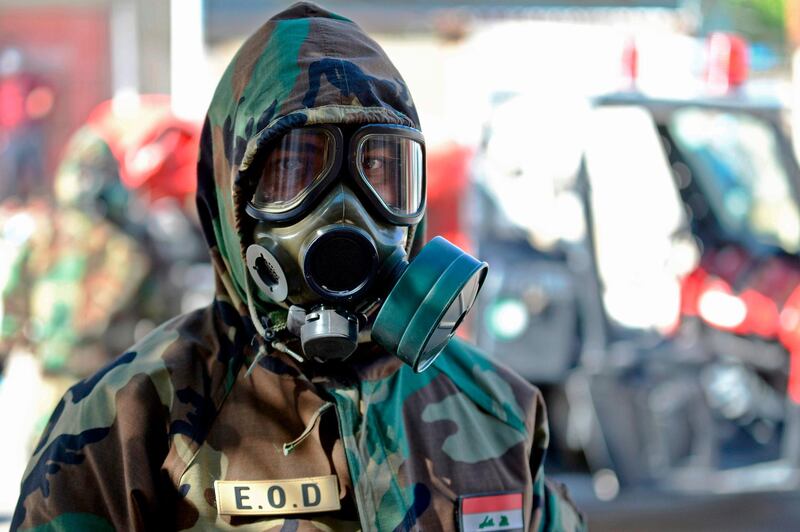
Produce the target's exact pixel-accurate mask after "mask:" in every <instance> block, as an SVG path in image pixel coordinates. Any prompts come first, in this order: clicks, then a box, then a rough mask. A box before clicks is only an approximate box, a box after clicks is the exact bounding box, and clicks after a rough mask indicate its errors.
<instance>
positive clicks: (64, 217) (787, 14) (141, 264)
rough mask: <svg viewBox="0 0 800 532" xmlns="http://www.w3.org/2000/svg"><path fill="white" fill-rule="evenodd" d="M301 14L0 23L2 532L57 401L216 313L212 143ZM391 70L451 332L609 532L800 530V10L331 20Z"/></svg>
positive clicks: (35, 6)
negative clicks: (258, 32) (203, 312)
mask: <svg viewBox="0 0 800 532" xmlns="http://www.w3.org/2000/svg"><path fill="white" fill-rule="evenodd" d="M290 4H291V2H282V1H277V0H275V1H272V0H252V1H251V0H171V1H162V0H60V1H57V0H0V295H2V297H1V298H0V364H1V365H2V380H0V425H1V426H3V427H4V428H6V433H7V435H8V437H4V438H3V440H2V442H0V462H2V464H0V470H1V471H3V479H2V481H0V527H7V526H8V523H9V521H10V517H11V513H12V512H13V507H14V504H15V502H16V498H17V489H18V479H19V478H20V476H21V475H22V472H23V469H24V466H25V463H26V462H27V457H28V455H29V453H30V451H31V448H32V444H33V443H34V442H35V440H36V438H37V437H38V434H39V432H40V431H41V429H42V428H43V426H44V424H45V423H46V419H47V416H48V414H49V412H50V410H51V409H52V408H53V406H54V405H55V402H56V401H57V400H58V398H59V397H60V395H61V394H62V393H63V392H64V391H65V390H66V388H67V387H69V386H70V385H71V384H72V383H74V382H75V380H76V379H80V378H83V377H85V376H87V375H89V374H91V373H93V372H94V371H95V370H96V369H98V368H99V367H100V366H101V365H103V364H105V363H106V362H107V361H108V360H109V359H110V358H113V357H115V356H117V355H118V354H120V353H121V352H122V351H123V350H124V349H125V348H126V347H128V346H129V345H130V344H132V343H133V342H134V341H135V340H136V339H138V338H141V337H142V336H143V335H144V334H146V333H147V332H148V331H149V330H151V329H152V328H153V327H154V326H155V325H157V324H158V323H160V322H162V321H164V320H166V319H167V318H170V317H172V316H174V315H177V314H179V313H181V312H185V311H188V310H192V309H194V308H196V307H199V306H201V305H204V304H206V303H207V302H208V301H210V299H211V297H212V293H213V280H212V274H211V269H210V266H209V264H208V258H207V256H206V250H205V245H204V244H203V241H202V237H201V234H200V231H199V227H198V225H197V219H196V214H195V212H194V204H193V194H194V187H195V183H194V164H195V161H196V153H197V143H198V136H199V128H200V124H201V122H202V119H203V116H204V113H205V111H206V108H207V105H208V102H209V101H210V98H211V94H212V93H213V90H214V88H215V86H216V82H217V80H218V79H219V77H220V76H221V74H222V72H223V70H224V68H225V67H226V66H227V64H228V62H229V61H230V59H231V58H232V56H233V54H234V53H235V51H236V50H237V49H238V47H239V45H240V44H241V43H242V41H243V40H244V39H245V38H246V37H247V36H248V35H249V34H250V33H251V32H253V31H254V30H255V29H256V28H257V27H258V26H260V25H261V24H262V23H263V22H264V21H265V20H266V19H267V18H268V17H270V16H272V15H273V14H275V13H277V12H278V11H280V10H281V9H283V8H284V7H286V6H288V5H290ZM322 4H323V5H324V6H325V7H327V8H328V9H332V10H334V11H337V12H339V13H341V14H343V15H345V16H347V17H349V18H351V19H353V20H355V21H356V22H358V23H359V24H360V25H361V26H362V27H364V28H365V29H366V30H367V31H368V32H370V33H371V34H372V35H373V36H374V37H375V38H376V39H377V40H378V42H380V43H381V44H382V45H383V46H384V48H385V49H386V51H387V53H388V54H389V56H390V57H391V59H392V60H393V61H394V62H395V64H396V66H397V67H398V69H399V70H400V71H401V72H402V73H403V75H404V77H405V79H406V81H407V83H408V85H409V87H410V89H411V92H412V94H413V95H414V99H415V101H416V103H417V107H418V109H419V112H420V117H421V119H422V123H423V129H424V132H425V136H426V142H427V152H428V186H429V190H428V197H429V200H428V201H429V228H428V229H429V235H435V234H441V235H443V236H445V237H446V238H448V239H449V240H451V241H452V242H454V243H456V244H457V245H459V246H461V247H462V248H465V249H467V250H470V251H471V252H473V253H475V254H477V255H478V256H480V257H481V258H482V259H484V260H487V261H488V262H489V263H490V265H491V270H490V274H489V277H488V279H487V282H486V284H485V287H484V290H483V291H482V293H481V295H480V297H479V300H478V303H477V308H476V309H475V310H474V311H473V312H472V313H471V315H470V321H469V323H468V324H467V326H466V327H465V329H466V330H465V332H464V334H465V335H467V336H469V337H471V338H472V339H473V340H475V341H476V342H477V343H478V344H479V345H480V346H481V347H483V348H484V349H485V350H486V351H488V352H489V353H490V354H491V355H492V356H494V357H496V358H497V359H498V360H500V361H502V362H503V363H505V364H507V365H509V366H511V367H513V368H514V369H516V370H517V371H518V372H520V373H521V374H522V375H523V376H525V377H526V378H527V379H529V380H530V381H531V382H533V383H535V384H537V385H538V386H540V387H541V388H542V389H543V390H544V392H545V394H546V399H547V403H548V407H549V411H550V423H551V429H552V441H551V450H550V452H549V454H548V457H547V459H548V472H549V473H550V474H552V475H553V476H555V477H556V478H557V479H559V480H561V481H562V482H564V483H566V484H567V485H568V487H569V488H570V489H571V491H572V494H573V496H574V498H575V499H576V501H577V502H578V504H579V505H580V506H581V507H582V509H584V510H585V511H586V512H587V514H588V517H589V523H590V525H591V527H592V529H595V530H675V529H681V530H719V529H724V530H786V529H789V528H793V526H792V525H793V524H795V523H797V522H800V505H798V502H800V496H798V495H796V493H797V487H798V484H800V166H798V157H797V155H798V146H800V137H799V136H798V131H800V54H799V53H798V52H797V49H798V46H800V0H643V1H633V0H629V1H624V0H620V1H601V0H589V1H582V2H580V1H567V0H564V1H557V0H549V1H547V0H543V1H516V2H515V1H502V2H498V1H487V0H460V1H457V0H438V1H435V0H429V1H425V2H423V1H409V0H405V1H399V0H397V1H394V0H384V1H382V2H374V1H360V0H354V1H347V2H344V1H334V0H331V1H327V2H322Z"/></svg>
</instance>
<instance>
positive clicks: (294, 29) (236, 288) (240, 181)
mask: <svg viewBox="0 0 800 532" xmlns="http://www.w3.org/2000/svg"><path fill="white" fill-rule="evenodd" d="M330 123H339V124H341V123H352V124H361V123H383V124H401V125H405V126H411V127H415V128H419V120H418V118H417V112H416V109H415V108H414V103H413V102H412V101H411V96H410V94H409V92H408V89H407V88H406V85H405V83H404V82H403V80H402V78H401V76H400V74H399V73H398V72H397V70H396V69H395V67H394V65H392V63H391V62H390V61H389V59H388V57H387V56H386V54H385V53H384V52H383V50H382V49H381V48H380V46H379V45H378V44H377V43H376V42H375V41H373V40H372V39H371V38H370V37H368V36H367V35H366V34H365V33H364V32H363V31H362V30H361V28H359V27H358V26H357V25H356V24H355V23H354V22H352V21H350V20H348V19H346V18H343V17H341V16H339V15H336V14H334V13H330V12H328V11H325V10H324V9H321V8H319V7H317V6H315V5H313V4H308V3H298V4H295V5H293V6H292V7H290V8H289V9H287V10H286V11H284V12H282V13H280V14H278V15H276V16H275V17H273V18H271V19H270V20H269V21H267V22H266V23H265V24H264V25H263V26H262V27H261V28H260V29H259V30H258V31H257V32H256V33H255V34H254V35H253V36H252V37H250V38H249V39H248V40H247V41H246V42H245V43H244V45H242V47H241V48H240V49H239V51H238V52H237V54H236V56H235V57H234V59H233V60H232V61H231V63H230V65H229V66H228V69H227V70H226V71H225V74H224V75H223V77H222V79H221V80H220V82H219V85H218V86H217V90H216V93H215V94H214V98H213V100H212V102H211V106H210V108H209V111H208V116H207V118H206V121H205V125H204V128H203V133H202V138H201V144H200V162H199V164H198V193H197V203H198V210H199V212H200V217H201V220H202V222H203V231H204V233H205V237H206V240H207V242H208V246H209V248H210V250H211V257H212V260H213V263H214V268H215V271H216V277H217V298H218V299H220V298H221V299H223V300H226V301H228V302H230V303H231V304H232V305H233V306H235V307H236V308H237V309H238V310H239V313H240V314H241V315H242V316H246V315H247V314H248V303H255V301H254V298H252V297H251V294H250V293H249V289H248V284H247V283H248V281H247V276H248V273H247V267H246V262H245V259H244V256H245V249H246V247H247V245H248V244H249V242H248V239H249V238H250V237H249V236H247V235H248V233H249V231H250V230H251V228H252V223H251V222H250V220H249V219H248V217H247V215H246V213H245V205H246V203H247V201H248V199H249V197H250V195H251V194H252V189H251V186H249V185H248V183H247V182H246V179H245V178H244V177H243V175H244V174H245V173H246V171H247V169H248V167H249V165H250V164H251V163H253V161H254V160H257V155H258V153H259V151H260V150H263V149H264V148H265V146H266V145H267V144H268V143H269V141H270V140H271V139H274V138H276V137H277V136H279V135H281V134H283V133H284V132H286V131H287V130H289V129H290V128H296V127H300V126H303V125H310V124H330ZM420 233H421V232H420ZM252 316H253V315H252V314H251V317H252ZM245 321H248V320H245ZM248 327H249V324H248Z"/></svg>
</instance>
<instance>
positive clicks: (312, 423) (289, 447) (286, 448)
mask: <svg viewBox="0 0 800 532" xmlns="http://www.w3.org/2000/svg"><path fill="white" fill-rule="evenodd" d="M332 406H333V403H330V402H326V403H324V404H323V405H322V406H321V407H319V408H318V409H317V411H316V412H314V414H313V415H312V416H311V419H309V420H308V425H306V428H305V430H303V433H302V434H301V435H300V436H298V437H297V438H296V439H294V440H292V441H290V442H289V443H284V444H283V456H289V453H291V452H292V451H294V450H295V449H296V448H297V447H298V446H299V445H300V444H301V443H303V441H304V440H305V439H306V438H308V436H309V435H310V434H311V431H312V430H314V427H316V426H317V423H319V418H320V416H322V414H324V413H325V412H326V411H327V410H328V409H329V408H330V407H332Z"/></svg>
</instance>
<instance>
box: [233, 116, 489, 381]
mask: <svg viewBox="0 0 800 532" xmlns="http://www.w3.org/2000/svg"><path fill="white" fill-rule="evenodd" d="M255 166H256V167H257V168H259V172H260V175H255V176H253V180H254V181H255V180H257V183H256V184H255V192H254V193H253V195H252V198H251V200H250V201H249V203H248V205H247V207H246V211H247V213H248V214H249V215H250V216H251V217H252V218H254V219H255V220H256V224H255V228H254V231H253V243H252V244H251V245H250V246H249V247H248V248H247V252H246V260H247V267H248V270H249V274H250V276H251V278H252V280H253V281H254V283H255V285H256V286H257V287H258V289H259V294H260V296H261V297H262V298H263V299H265V300H266V301H267V302H270V303H277V304H279V305H282V306H284V307H286V308H288V315H287V324H286V328H287V330H288V331H289V332H290V333H292V334H294V335H295V336H298V337H299V338H300V341H301V345H302V351H303V353H302V356H303V357H304V358H305V359H309V360H315V361H319V362H324V361H328V360H343V359H345V358H347V357H348V356H350V355H351V354H352V353H353V352H354V351H355V349H356V347H357V346H358V343H359V342H360V341H361V342H363V341H369V340H372V341H374V342H376V343H378V344H379V345H381V346H382V347H383V348H385V349H386V350H388V351H389V352H391V353H394V354H396V355H397V356H398V357H399V358H401V359H402V360H403V361H404V362H406V363H407V364H409V365H411V366H412V367H413V368H414V369H415V370H416V371H423V370H424V369H426V368H427V367H428V366H429V365H430V364H431V363H432V362H433V360H434V359H435V358H436V356H437V355H438V354H439V353H440V352H441V351H442V349H443V348H444V346H445V345H446V344H447V342H448V341H449V340H450V338H451V337H452V336H453V334H454V333H455V330H456V328H457V327H458V325H459V324H460V323H461V321H462V320H463V318H464V316H465V315H466V313H467V312H468V311H469V309H470V307H471V306H472V304H473V303H474V301H475V298H476V297H477V294H478V291H479V290H480V287H481V285H482V283H483V280H484V278H485V276H486V272H487V268H488V267H487V265H486V263H483V262H480V261H478V260H477V259H475V258H474V257H471V256H470V255H468V254H467V253H465V252H463V251H462V250H460V249H459V248H457V247H456V246H454V245H452V244H450V243H449V242H447V241H446V240H445V239H443V238H441V237H437V238H434V239H433V240H432V241H431V242H429V243H428V244H427V245H426V246H424V247H423V248H422V250H421V251H420V253H419V254H418V255H417V256H416V257H415V258H414V259H413V260H412V261H411V262H409V260H408V256H407V251H406V250H407V249H408V248H409V247H410V246H409V238H411V237H412V236H413V228H414V227H415V226H416V224H417V223H419V222H420V220H421V219H422V216H423V214H424V211H425V144H424V140H423V137H422V134H421V133H420V132H419V131H417V130H415V129H411V128H408V127H404V126H396V125H374V124H373V125H366V126H362V127H360V128H358V129H355V130H352V129H349V130H348V129H344V130H343V129H342V128H340V127H337V126H332V125H320V126H310V127H303V128H298V129H293V130H290V131H289V132H288V133H286V134H284V135H283V136H282V137H280V138H279V139H277V140H276V141H275V142H274V143H273V144H272V145H271V146H269V147H268V149H267V150H266V152H265V157H264V160H263V161H261V162H260V164H258V165H255Z"/></svg>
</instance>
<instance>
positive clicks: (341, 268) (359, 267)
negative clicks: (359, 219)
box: [305, 229, 378, 298]
mask: <svg viewBox="0 0 800 532" xmlns="http://www.w3.org/2000/svg"><path fill="white" fill-rule="evenodd" d="M377 262H378V255H377V252H376V250H375V246H374V244H373V243H372V242H371V241H370V240H369V239H368V238H367V237H366V236H364V235H363V234H361V233H360V232H356V231H350V230H346V229H337V230H334V231H330V232H328V233H325V234H323V235H321V236H320V237H319V238H317V239H316V240H315V241H314V243H313V244H311V246H310V247H309V250H308V253H307V254H306V258H305V274H306V278H307V279H308V281H309V283H310V284H311V286H312V287H313V288H314V289H315V290H317V291H318V292H320V294H321V295H323V296H326V297H331V298H345V297H350V296H353V295H354V294H356V293H357V292H359V291H360V290H362V289H363V288H365V287H366V286H367V285H368V284H369V282H370V281H371V280H372V277H373V275H374V273H375V270H376V268H377Z"/></svg>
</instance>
